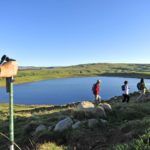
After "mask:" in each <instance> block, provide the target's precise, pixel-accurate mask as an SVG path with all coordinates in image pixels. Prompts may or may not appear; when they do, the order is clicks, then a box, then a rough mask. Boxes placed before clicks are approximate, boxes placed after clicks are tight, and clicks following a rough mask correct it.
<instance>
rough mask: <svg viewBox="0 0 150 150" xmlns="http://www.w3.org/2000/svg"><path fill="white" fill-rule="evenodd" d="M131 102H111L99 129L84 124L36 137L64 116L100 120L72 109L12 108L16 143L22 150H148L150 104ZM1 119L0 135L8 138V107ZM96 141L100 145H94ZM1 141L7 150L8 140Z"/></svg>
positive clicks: (3, 108) (0, 108) (3, 106)
mask: <svg viewBox="0 0 150 150" xmlns="http://www.w3.org/2000/svg"><path fill="white" fill-rule="evenodd" d="M118 98H119V99H120V97H118ZM134 101H135V97H134V96H132V97H131V101H130V103H128V104H127V103H122V102H121V100H120V101H117V100H116V102H115V101H114V102H112V103H111V105H112V109H113V111H112V112H111V113H109V114H108V117H107V118H105V119H106V120H107V121H108V123H107V124H106V125H102V124H101V122H99V124H98V126H96V127H95V128H93V129H90V128H88V126H87V123H85V124H83V125H82V126H81V127H80V128H79V129H77V130H72V129H68V130H66V131H64V132H62V133H57V132H54V131H44V132H40V133H39V134H37V135H36V136H33V135H34V134H33V133H34V131H35V129H36V127H37V126H38V125H40V124H43V125H45V126H46V127H47V128H48V127H49V126H52V127H53V128H54V126H55V124H56V123H57V122H58V121H59V120H61V119H64V118H65V117H66V116H70V117H72V118H74V120H80V121H86V120H88V119H91V118H96V119H100V118H98V117H97V116H94V115H93V114H91V113H84V112H79V111H77V110H76V108H74V107H67V108H66V107H56V108H55V107H52V106H48V105H45V106H42V105H41V106H39V105H38V106H36V105H35V106H34V105H31V106H30V105H15V109H14V110H15V111H14V115H15V117H14V118H15V142H16V143H17V144H18V145H19V146H20V147H21V148H22V149H23V150H24V149H29V150H34V149H35V148H38V150H45V149H48V148H49V147H50V146H51V147H53V148H54V150H63V149H70V150H71V149H73V147H79V148H80V149H87V150H88V148H89V147H91V146H93V145H95V147H97V149H98V148H99V149H102V148H105V149H113V150H132V149H137V150H148V148H149V143H148V140H149V136H150V132H149V131H150V129H149V127H150V109H149V108H150V101H149V102H143V103H135V102H134ZM0 115H1V117H0V132H2V133H4V134H5V135H7V136H8V133H9V132H8V131H9V126H8V124H9V123H8V115H9V114H8V104H1V105H0ZM130 134H131V135H130ZM129 135H130V136H129ZM128 136H129V137H128ZM99 140H100V142H98V143H96V141H99ZM0 141H1V142H0V149H5V150H7V147H8V146H7V145H8V140H6V139H5V138H4V137H3V136H0ZM96 144H97V145H96ZM141 147H143V148H144V149H141ZM147 147H148V148H147ZM146 148H147V149H146Z"/></svg>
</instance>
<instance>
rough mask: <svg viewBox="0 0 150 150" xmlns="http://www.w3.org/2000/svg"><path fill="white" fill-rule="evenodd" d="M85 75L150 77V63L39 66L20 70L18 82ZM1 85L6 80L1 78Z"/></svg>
mask: <svg viewBox="0 0 150 150" xmlns="http://www.w3.org/2000/svg"><path fill="white" fill-rule="evenodd" d="M85 76H122V77H138V78H140V77H144V78H150V65H148V64H145V65H142V64H107V63H104V64H101V63H99V64H82V65H76V66H69V67H56V68H50V69H48V68H39V69H36V70H35V69H33V70H32V69H29V70H19V72H18V75H17V77H16V78H15V79H16V81H15V83H16V84H19V83H27V82H34V81H40V80H47V79H56V78H67V77H85ZM0 80H1V81H0V82H1V86H4V85H5V80H4V79H0Z"/></svg>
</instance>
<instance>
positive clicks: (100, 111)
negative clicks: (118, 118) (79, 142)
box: [95, 106, 106, 117]
mask: <svg viewBox="0 0 150 150" xmlns="http://www.w3.org/2000/svg"><path fill="white" fill-rule="evenodd" d="M95 114H96V115H97V116H98V117H106V112H105V110H104V108H103V107H102V106H98V107H97V108H96V109H95Z"/></svg>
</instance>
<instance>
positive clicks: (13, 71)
mask: <svg viewBox="0 0 150 150" xmlns="http://www.w3.org/2000/svg"><path fill="white" fill-rule="evenodd" d="M17 71H18V65H17V63H16V61H15V60H13V61H7V62H4V63H3V64H1V65H0V77H2V78H6V91H7V93H9V135H10V143H11V144H10V150H14V108H13V107H14V98H13V95H14V92H13V76H16V75H17Z"/></svg>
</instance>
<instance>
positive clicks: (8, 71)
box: [0, 61, 18, 78]
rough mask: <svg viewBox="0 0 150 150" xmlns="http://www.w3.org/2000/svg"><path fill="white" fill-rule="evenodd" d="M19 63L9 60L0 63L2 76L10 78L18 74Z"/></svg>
mask: <svg viewBox="0 0 150 150" xmlns="http://www.w3.org/2000/svg"><path fill="white" fill-rule="evenodd" d="M17 72H18V65H17V62H16V61H8V62H5V63H3V64H2V65H0V77H4V78H8V77H13V76H16V75H17Z"/></svg>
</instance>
